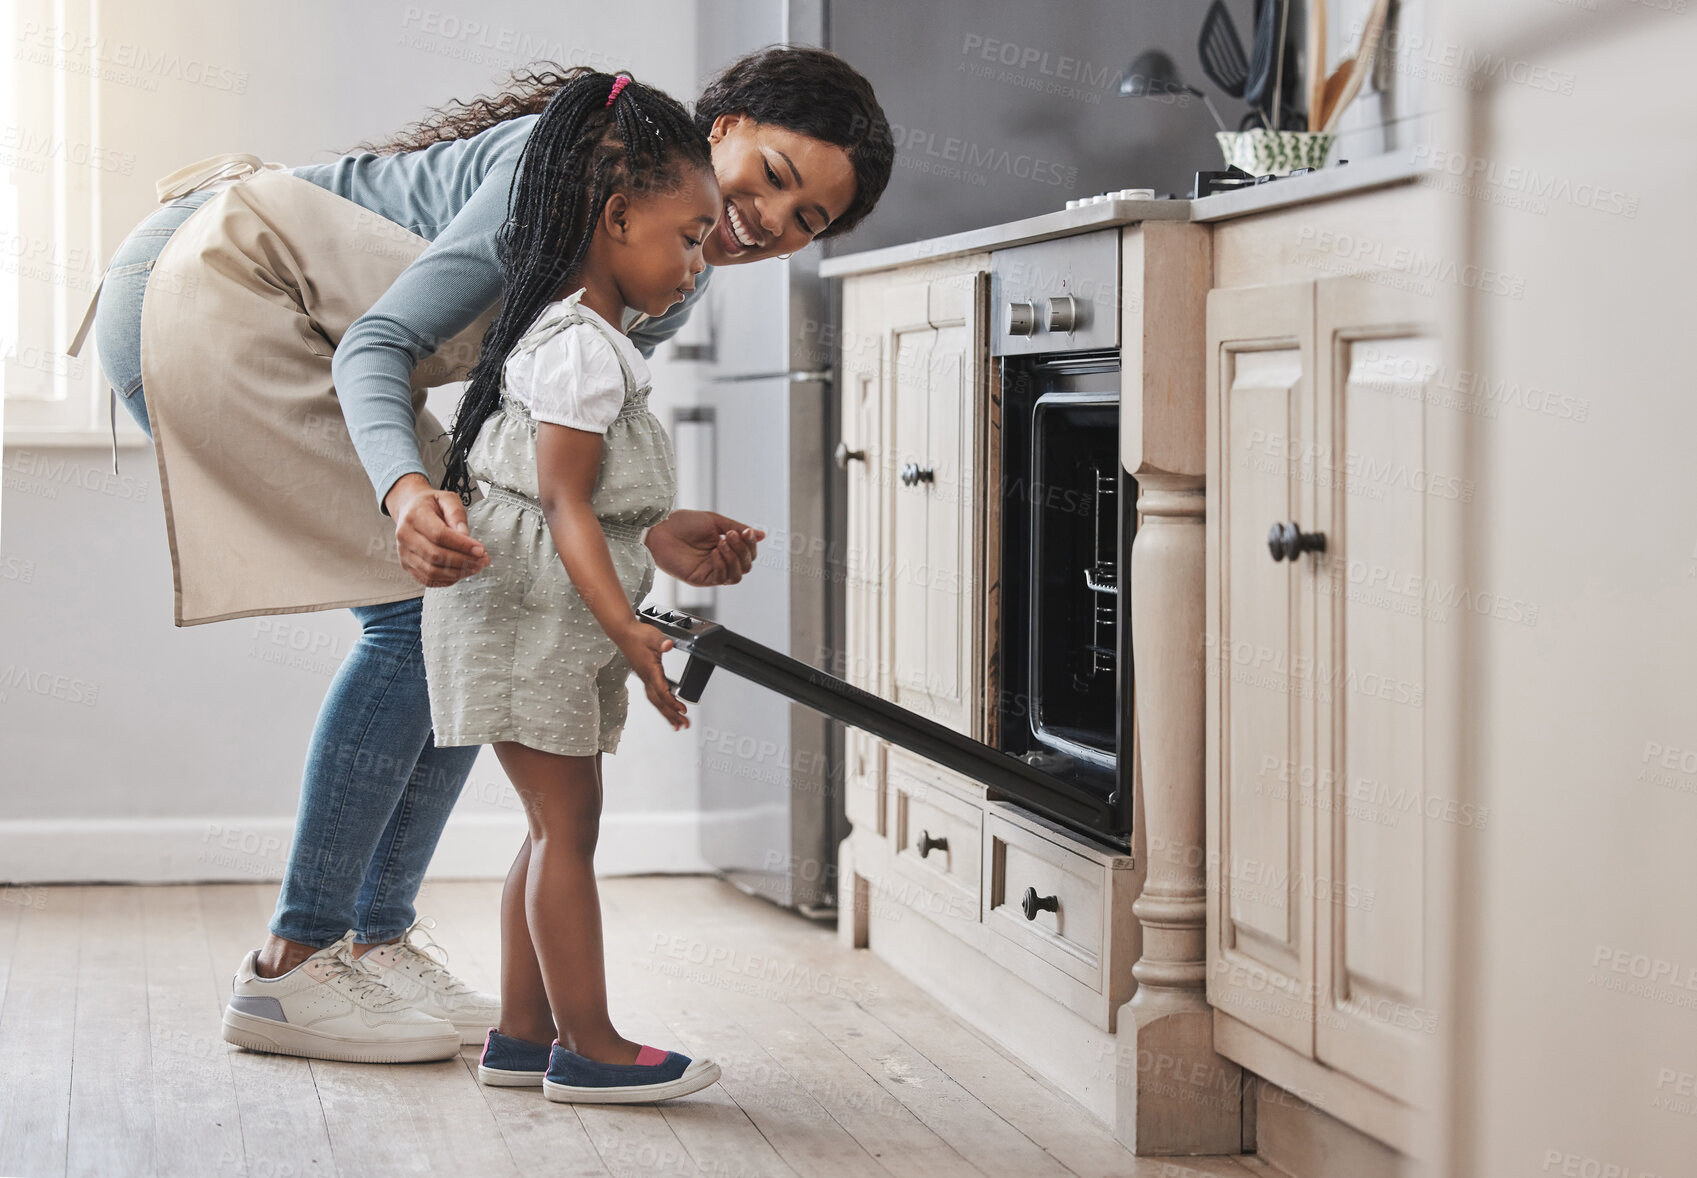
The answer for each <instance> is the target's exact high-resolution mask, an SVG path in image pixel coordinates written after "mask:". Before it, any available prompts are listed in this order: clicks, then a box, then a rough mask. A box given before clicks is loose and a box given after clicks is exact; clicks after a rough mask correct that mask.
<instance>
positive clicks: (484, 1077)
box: [477, 1027, 552, 1088]
mask: <svg viewBox="0 0 1697 1178" xmlns="http://www.w3.org/2000/svg"><path fill="white" fill-rule="evenodd" d="M551 1050H552V1048H551V1047H549V1045H548V1044H546V1043H532V1042H531V1041H530V1040H528V1039H515V1038H513V1037H512V1036H511V1035H503V1034H501V1032H499V1031H497V1030H496V1029H495V1028H494V1027H490V1028H489V1037H488V1038H487V1039H485V1040H484V1042H483V1055H482V1056H481V1057H480V1058H479V1059H478V1061H477V1078H478V1079H479V1080H481V1081H483V1082H484V1083H485V1084H488V1085H489V1086H491V1087H493V1088H534V1087H536V1086H537V1085H538V1084H540V1083H542V1077H543V1076H546V1075H547V1074H548V1053H549V1052H550V1051H551Z"/></svg>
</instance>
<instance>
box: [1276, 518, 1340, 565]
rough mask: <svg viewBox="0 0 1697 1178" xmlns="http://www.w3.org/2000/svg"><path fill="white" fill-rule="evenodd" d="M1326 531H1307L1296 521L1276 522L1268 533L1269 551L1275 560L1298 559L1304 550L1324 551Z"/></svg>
mask: <svg viewBox="0 0 1697 1178" xmlns="http://www.w3.org/2000/svg"><path fill="white" fill-rule="evenodd" d="M1325 550H1326V533H1324V532H1305V531H1303V530H1302V529H1301V528H1299V527H1297V526H1296V524H1295V523H1294V522H1292V523H1286V524H1274V525H1273V526H1272V529H1271V530H1270V531H1268V533H1267V551H1269V552H1271V553H1272V554H1273V559H1274V560H1297V559H1299V558H1300V557H1301V556H1302V554H1303V553H1304V552H1324V551H1325Z"/></svg>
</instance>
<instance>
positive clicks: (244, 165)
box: [153, 151, 282, 204]
mask: <svg viewBox="0 0 1697 1178" xmlns="http://www.w3.org/2000/svg"><path fill="white" fill-rule="evenodd" d="M281 167H282V165H281V164H268V163H266V162H265V161H264V160H262V159H260V158H259V157H258V156H257V155H248V154H247V153H246V152H236V151H228V152H225V153H224V154H223V155H213V156H208V157H207V158H205V159H203V160H200V161H198V162H196V163H192V164H188V165H186V166H184V167H181V168H178V169H177V170H176V171H175V172H172V173H171V174H170V175H169V176H164V177H161V178H160V180H159V181H158V183H156V184H155V185H154V186H153V188H154V191H155V192H156V193H157V194H158V196H159V203H160V204H169V203H170V202H172V201H174V200H176V199H177V198H178V197H183V196H187V195H188V194H189V193H191V192H199V191H200V190H201V189H202V188H205V187H206V186H207V185H208V184H212V183H215V182H217V181H219V180H239V179H241V178H242V177H243V176H249V175H252V174H253V173H255V172H262V171H266V170H267V169H277V168H281Z"/></svg>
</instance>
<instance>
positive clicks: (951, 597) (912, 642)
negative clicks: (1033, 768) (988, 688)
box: [878, 270, 989, 737]
mask: <svg viewBox="0 0 1697 1178" xmlns="http://www.w3.org/2000/svg"><path fill="white" fill-rule="evenodd" d="M988 285H989V276H988V274H987V273H986V272H984V271H982V270H975V271H969V272H967V273H963V274H954V275H949V276H946V277H940V278H919V279H917V280H909V281H897V282H894V283H892V284H891V285H890V286H889V287H888V288H886V290H885V292H884V336H883V341H882V342H883V346H884V351H885V354H886V356H887V363H888V368H887V372H888V377H887V380H886V382H885V385H884V395H885V396H884V404H883V407H882V413H881V416H882V419H883V426H884V430H885V433H884V440H885V446H886V451H887V453H888V454H889V461H890V466H891V468H892V470H891V471H890V472H887V473H893V475H894V478H893V481H892V482H890V483H888V484H885V486H883V487H882V488H880V490H881V492H882V494H881V495H880V500H881V501H880V503H879V505H878V506H879V507H880V508H881V514H880V517H879V520H878V523H879V525H880V531H881V532H882V535H881V536H880V537H879V540H880V541H881V546H880V554H881V556H882V566H881V568H880V570H879V571H880V573H881V576H880V580H881V581H882V583H883V584H884V585H885V586H886V588H887V589H888V592H887V593H886V594H884V595H883V602H884V613H883V616H882V618H880V620H879V653H880V655H881V659H880V662H881V664H882V665H883V666H885V667H887V668H888V674H887V677H886V678H885V679H884V682H883V687H884V688H885V691H886V693H887V696H888V698H889V699H891V700H892V701H893V702H895V703H898V704H901V705H902V706H903V707H905V708H910V709H912V710H913V711H916V712H919V713H921V714H922V715H926V716H929V717H930V718H931V719H933V720H935V721H937V722H938V723H940V724H943V725H946V726H947V727H949V728H953V729H955V730H956V731H958V732H962V733H965V734H966V735H968V736H973V737H981V736H982V735H983V728H984V724H983V711H984V709H983V706H982V694H981V692H979V691H977V690H975V689H976V688H977V687H978V686H979V685H980V684H981V683H982V680H983V676H982V673H981V671H980V668H979V664H980V661H981V659H982V657H983V654H984V644H983V642H982V640H981V631H982V626H981V621H982V617H983V610H982V605H981V599H982V592H981V589H980V585H981V581H982V578H981V575H980V570H979V567H978V558H979V554H980V552H981V550H982V544H981V541H980V537H979V530H980V524H981V520H982V515H983V512H982V510H981V508H980V506H979V504H978V492H977V487H978V481H977V477H976V474H977V469H978V466H979V458H978V453H979V447H980V446H981V445H982V442H983V438H982V431H981V423H982V420H983V417H984V412H983V403H982V398H981V396H980V395H979V391H980V390H981V389H982V388H983V387H984V375H985V370H986V367H987V359H986V354H987V353H986V349H987V334H986V331H985V318H986V302H987V299H988Z"/></svg>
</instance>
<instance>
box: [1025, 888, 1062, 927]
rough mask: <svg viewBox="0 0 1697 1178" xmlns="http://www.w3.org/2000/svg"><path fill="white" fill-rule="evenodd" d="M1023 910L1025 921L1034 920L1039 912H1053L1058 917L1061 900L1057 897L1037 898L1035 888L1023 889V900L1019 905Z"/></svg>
mask: <svg viewBox="0 0 1697 1178" xmlns="http://www.w3.org/2000/svg"><path fill="white" fill-rule="evenodd" d="M1020 907H1021V908H1022V909H1024V910H1025V919H1027V920H1036V919H1037V914H1038V913H1039V912H1053V913H1054V914H1055V915H1057V916H1059V915H1060V912H1061V898H1060V897H1059V896H1039V895H1038V894H1037V889H1036V888H1026V889H1025V899H1024V900H1023V901H1022V902H1021V903H1020Z"/></svg>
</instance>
